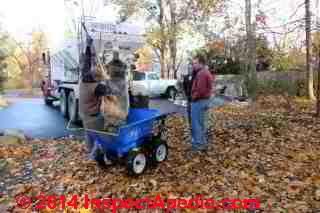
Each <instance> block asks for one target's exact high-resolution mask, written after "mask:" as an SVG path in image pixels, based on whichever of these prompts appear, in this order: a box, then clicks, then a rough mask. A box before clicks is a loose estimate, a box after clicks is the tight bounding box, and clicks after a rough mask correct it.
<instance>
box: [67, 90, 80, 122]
mask: <svg viewBox="0 0 320 213" xmlns="http://www.w3.org/2000/svg"><path fill="white" fill-rule="evenodd" d="M68 114H69V119H70V120H71V122H72V123H77V122H79V105H78V100H77V99H76V96H75V94H74V92H73V91H71V92H70V93H69V95H68Z"/></svg>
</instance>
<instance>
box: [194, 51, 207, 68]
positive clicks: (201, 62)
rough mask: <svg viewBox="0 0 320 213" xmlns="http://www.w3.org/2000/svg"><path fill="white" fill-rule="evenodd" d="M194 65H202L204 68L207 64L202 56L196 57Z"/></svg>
mask: <svg viewBox="0 0 320 213" xmlns="http://www.w3.org/2000/svg"><path fill="white" fill-rule="evenodd" d="M192 63H193V65H202V66H204V65H205V64H206V58H205V56H204V55H202V54H198V55H196V56H195V57H194V58H193V60H192Z"/></svg>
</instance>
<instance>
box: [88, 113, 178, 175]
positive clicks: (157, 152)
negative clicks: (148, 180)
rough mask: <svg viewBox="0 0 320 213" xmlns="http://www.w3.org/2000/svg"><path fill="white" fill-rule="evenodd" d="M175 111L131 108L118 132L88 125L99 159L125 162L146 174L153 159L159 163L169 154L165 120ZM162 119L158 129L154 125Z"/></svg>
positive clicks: (135, 171)
mask: <svg viewBox="0 0 320 213" xmlns="http://www.w3.org/2000/svg"><path fill="white" fill-rule="evenodd" d="M169 114H172V113H167V114H160V111H159V110H157V109H130V110H129V114H128V119H127V124H126V125H125V126H121V127H120V128H119V129H118V132H117V134H114V133H108V132H104V131H98V130H93V129H86V131H87V133H88V137H90V139H91V140H92V141H94V143H95V145H96V147H97V148H98V151H97V152H96V153H97V158H96V159H97V161H98V162H99V163H102V164H110V163H116V162H120V163H124V164H126V165H127V167H128V172H129V174H131V175H140V174H142V173H143V172H144V171H145V169H146V167H147V165H148V164H149V163H151V164H153V165H156V164H158V163H161V162H163V161H165V160H166V159H167V157H168V145H167V142H166V141H165V140H163V139H162V137H161V133H163V132H164V129H163V128H164V120H165V118H166V117H167V116H168V115H169ZM157 121H159V122H158V124H159V125H158V131H157V132H158V133H157V134H155V133H154V127H155V124H156V122H157Z"/></svg>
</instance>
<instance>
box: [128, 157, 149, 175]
mask: <svg viewBox="0 0 320 213" xmlns="http://www.w3.org/2000/svg"><path fill="white" fill-rule="evenodd" d="M146 167H147V157H146V155H145V154H144V153H143V152H139V151H134V152H132V153H130V154H129V157H128V171H129V174H130V175H134V176H135V175H141V174H142V173H143V172H144V171H145V169H146Z"/></svg>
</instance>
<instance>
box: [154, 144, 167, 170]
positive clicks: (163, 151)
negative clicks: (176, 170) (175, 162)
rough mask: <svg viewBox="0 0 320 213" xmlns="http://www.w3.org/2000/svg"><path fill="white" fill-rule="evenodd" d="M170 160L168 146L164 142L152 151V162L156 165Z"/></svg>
mask: <svg viewBox="0 0 320 213" xmlns="http://www.w3.org/2000/svg"><path fill="white" fill-rule="evenodd" d="M167 158H168V145H167V143H166V142H164V141H160V143H158V144H157V145H156V146H155V147H154V148H153V149H152V161H153V162H154V163H156V164H157V163H161V162H163V161H165V160H166V159H167Z"/></svg>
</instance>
